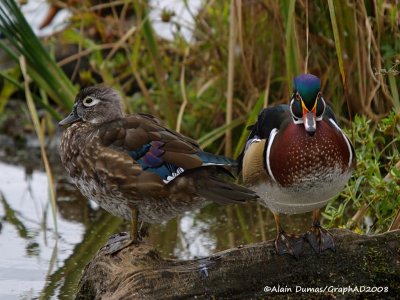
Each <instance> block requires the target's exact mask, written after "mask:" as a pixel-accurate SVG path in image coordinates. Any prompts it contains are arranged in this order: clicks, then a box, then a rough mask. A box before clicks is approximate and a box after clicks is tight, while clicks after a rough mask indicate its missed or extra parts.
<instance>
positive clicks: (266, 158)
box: [265, 128, 278, 182]
mask: <svg viewBox="0 0 400 300" xmlns="http://www.w3.org/2000/svg"><path fill="white" fill-rule="evenodd" d="M277 133H278V129H276V128H274V129H272V131H271V133H270V134H269V138H268V146H267V153H266V155H265V163H266V165H267V170H268V174H269V176H271V178H272V179H273V180H274V181H275V182H277V181H276V179H275V177H274V174H272V171H271V165H270V161H269V154H270V152H271V146H272V143H273V141H274V138H275V135H276V134H277Z"/></svg>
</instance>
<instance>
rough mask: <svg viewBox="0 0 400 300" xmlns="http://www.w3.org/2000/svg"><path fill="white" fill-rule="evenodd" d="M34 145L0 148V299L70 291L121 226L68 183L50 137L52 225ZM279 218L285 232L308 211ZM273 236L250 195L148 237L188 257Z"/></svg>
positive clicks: (303, 222) (306, 218)
mask: <svg viewBox="0 0 400 300" xmlns="http://www.w3.org/2000/svg"><path fill="white" fill-rule="evenodd" d="M2 145H3V143H2ZM32 146H33V147H31V148H27V149H25V150H16V146H15V145H10V146H9V147H8V149H6V150H4V149H2V150H0V161H1V162H0V222H1V226H0V228H1V229H0V254H1V255H0V299H2V300H3V299H32V298H36V299H49V298H51V299H71V298H73V295H74V293H75V291H76V286H77V283H78V282H79V278H80V275H81V273H82V270H83V268H84V266H85V265H86V264H87V263H88V261H89V260H90V259H91V258H92V257H93V256H94V254H95V253H96V251H97V250H98V249H99V248H100V247H101V246H102V245H104V244H105V243H106V241H107V239H108V237H109V236H110V235H111V234H113V233H116V232H120V231H126V229H127V227H126V224H125V223H124V222H123V221H122V220H120V219H118V218H115V217H113V216H111V215H110V214H108V213H107V212H104V211H103V210H102V209H100V208H98V207H97V206H96V205H95V204H94V203H91V202H89V201H87V200H86V199H84V198H83V197H82V196H81V195H80V193H79V192H77V191H76V189H75V187H74V186H72V185H70V184H69V183H68V181H67V180H66V179H65V176H64V172H63V170H62V168H61V166H60V163H59V160H58V156H57V151H56V149H57V146H56V145H53V146H52V147H51V149H53V150H49V151H50V153H49V155H50V157H51V158H52V159H51V165H52V169H53V172H54V177H55V182H56V191H57V213H56V223H57V225H55V223H54V220H53V214H52V210H51V205H50V200H49V199H50V198H49V192H48V180H47V176H46V173H45V172H44V171H43V169H42V164H41V160H40V152H39V150H38V148H37V147H35V146H37V145H35V144H34V143H33V145H32ZM283 221H284V224H285V226H286V228H287V229H288V231H289V232H290V231H291V232H300V231H304V230H305V229H306V228H307V227H308V225H309V224H310V215H309V214H306V215H299V216H294V217H291V218H290V219H289V218H286V217H284V218H283ZM56 226H57V229H56ZM293 228H296V230H295V229H293ZM274 236H275V227H274V222H273V216H272V214H271V213H270V212H269V211H268V210H266V209H264V208H263V207H261V206H259V205H257V204H255V203H252V204H246V205H241V206H239V205H234V206H219V205H216V204H210V205H208V206H206V207H204V208H202V209H200V210H197V211H192V212H187V213H185V214H183V215H181V216H178V217H177V218H175V219H173V220H171V221H169V222H166V223H163V224H159V225H155V226H152V227H151V228H150V236H149V238H148V239H149V240H150V241H151V243H152V244H153V245H155V246H156V248H157V249H158V250H159V251H160V252H161V254H162V255H163V256H165V257H173V258H178V259H190V258H193V257H202V256H207V255H209V254H211V253H214V252H217V251H219V250H224V249H228V248H231V247H233V246H237V245H241V244H248V243H253V242H260V241H265V240H269V239H272V238H274Z"/></svg>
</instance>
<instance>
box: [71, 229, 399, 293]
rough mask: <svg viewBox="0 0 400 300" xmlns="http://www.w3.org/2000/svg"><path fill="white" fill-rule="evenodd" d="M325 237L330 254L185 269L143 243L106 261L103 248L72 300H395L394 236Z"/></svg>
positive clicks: (242, 258)
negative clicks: (330, 241)
mask: <svg viewBox="0 0 400 300" xmlns="http://www.w3.org/2000/svg"><path fill="white" fill-rule="evenodd" d="M330 232H331V233H332V235H333V236H334V238H335V241H336V248H337V250H336V252H335V253H333V252H331V251H326V252H324V253H322V254H321V255H317V254H315V253H314V252H313V251H312V249H311V247H310V246H309V245H308V244H307V243H304V246H303V253H302V255H301V256H300V258H299V259H297V260H296V259H294V258H293V257H291V256H289V255H282V256H278V255H277V254H276V253H275V250H274V243H273V241H268V242H265V243H257V244H251V245H246V246H242V247H237V248H234V249H229V250H226V251H222V252H218V253H215V254H214V255H212V256H210V257H206V258H202V259H194V260H185V261H179V260H170V259H163V258H161V257H160V255H159V254H158V253H157V251H156V250H155V249H154V248H153V247H152V246H151V245H149V244H146V243H145V242H142V243H141V244H139V245H132V246H130V247H128V248H125V249H123V250H121V251H120V252H118V253H116V254H113V255H106V254H105V248H107V247H109V246H105V247H103V249H101V250H99V252H98V253H97V254H96V256H95V257H94V259H93V260H92V261H91V262H90V263H89V264H88V265H87V266H86V268H85V271H84V274H83V276H82V278H81V281H80V284H79V288H78V292H77V295H76V299H110V300H113V299H115V300H116V299H118V300H120V299H193V298H195V299H265V298H268V299H271V298H273V299H291V298H295V297H296V298H299V299H336V298H338V299H366V298H367V299H400V230H396V231H392V232H388V233H384V234H379V235H371V236H367V235H358V234H355V233H353V232H351V231H348V230H344V229H333V230H331V231H330ZM274 288H275V289H274ZM324 288H326V290H325V291H324V292H322V291H318V289H324ZM345 288H347V289H348V288H353V289H358V291H357V290H353V291H346V290H345ZM268 289H270V290H268ZM296 289H297V292H296ZM306 289H309V290H306ZM310 289H311V290H310ZM312 289H313V290H312ZM335 289H336V290H335Z"/></svg>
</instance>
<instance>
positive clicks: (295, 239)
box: [275, 231, 303, 258]
mask: <svg viewBox="0 0 400 300" xmlns="http://www.w3.org/2000/svg"><path fill="white" fill-rule="evenodd" d="M275 248H276V252H277V253H278V254H279V255H282V254H290V255H293V256H294V257H295V258H299V256H300V253H301V250H302V248H303V238H302V237H300V236H298V235H293V234H287V233H285V232H284V231H280V232H278V235H277V237H276V239H275Z"/></svg>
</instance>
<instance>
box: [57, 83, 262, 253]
mask: <svg viewBox="0 0 400 300" xmlns="http://www.w3.org/2000/svg"><path fill="white" fill-rule="evenodd" d="M59 125H61V126H65V125H70V126H69V127H68V128H67V129H66V130H65V131H64V132H63V135H62V139H61V146H60V155H61V160H62V164H63V165H64V167H65V169H66V170H67V172H68V174H69V175H70V177H71V178H72V180H73V181H74V183H75V184H76V185H77V186H78V188H79V189H80V191H81V192H82V194H83V195H84V196H86V197H87V198H89V199H91V200H94V201H95V202H97V203H98V204H99V205H100V206H101V207H102V208H104V209H105V210H107V211H109V212H110V213H112V214H114V215H116V216H118V217H121V218H123V219H125V220H129V221H131V241H130V242H136V241H138V239H140V238H141V236H140V233H139V230H138V220H141V221H144V222H148V223H158V222H162V221H165V220H168V219H170V218H172V217H174V216H176V215H177V214H180V213H182V212H184V211H187V210H191V209H194V208H198V207H201V206H202V205H203V204H205V203H206V202H207V201H215V202H218V203H223V204H227V203H240V202H243V201H246V200H250V199H255V198H256V194H255V193H254V192H253V191H251V190H248V189H246V188H244V187H241V186H239V185H237V184H234V183H232V182H229V181H227V180H226V178H221V177H220V175H228V176H229V175H231V173H230V172H229V171H228V170H227V169H226V167H232V166H234V165H235V163H236V162H234V161H233V160H231V159H229V158H226V157H223V156H218V155H213V154H211V153H207V152H203V151H202V150H201V149H200V148H199V146H198V144H197V143H196V142H195V141H194V140H192V139H190V138H188V137H185V136H183V135H181V134H179V133H177V132H175V131H173V130H169V129H167V128H165V127H164V126H163V125H162V123H161V121H160V120H158V119H156V118H155V117H152V116H151V115H148V114H140V113H138V114H133V115H128V116H124V114H123V113H122V109H121V98H120V96H119V94H118V93H117V92H116V91H115V90H113V89H110V88H107V87H102V86H94V87H89V88H86V89H84V90H82V91H81V92H80V93H79V94H78V95H77V97H76V99H75V104H74V107H73V110H72V112H71V113H70V115H69V116H67V117H66V118H65V119H64V120H62V121H61V122H60V123H59ZM121 249H122V248H121ZM117 250H120V249H117Z"/></svg>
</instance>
